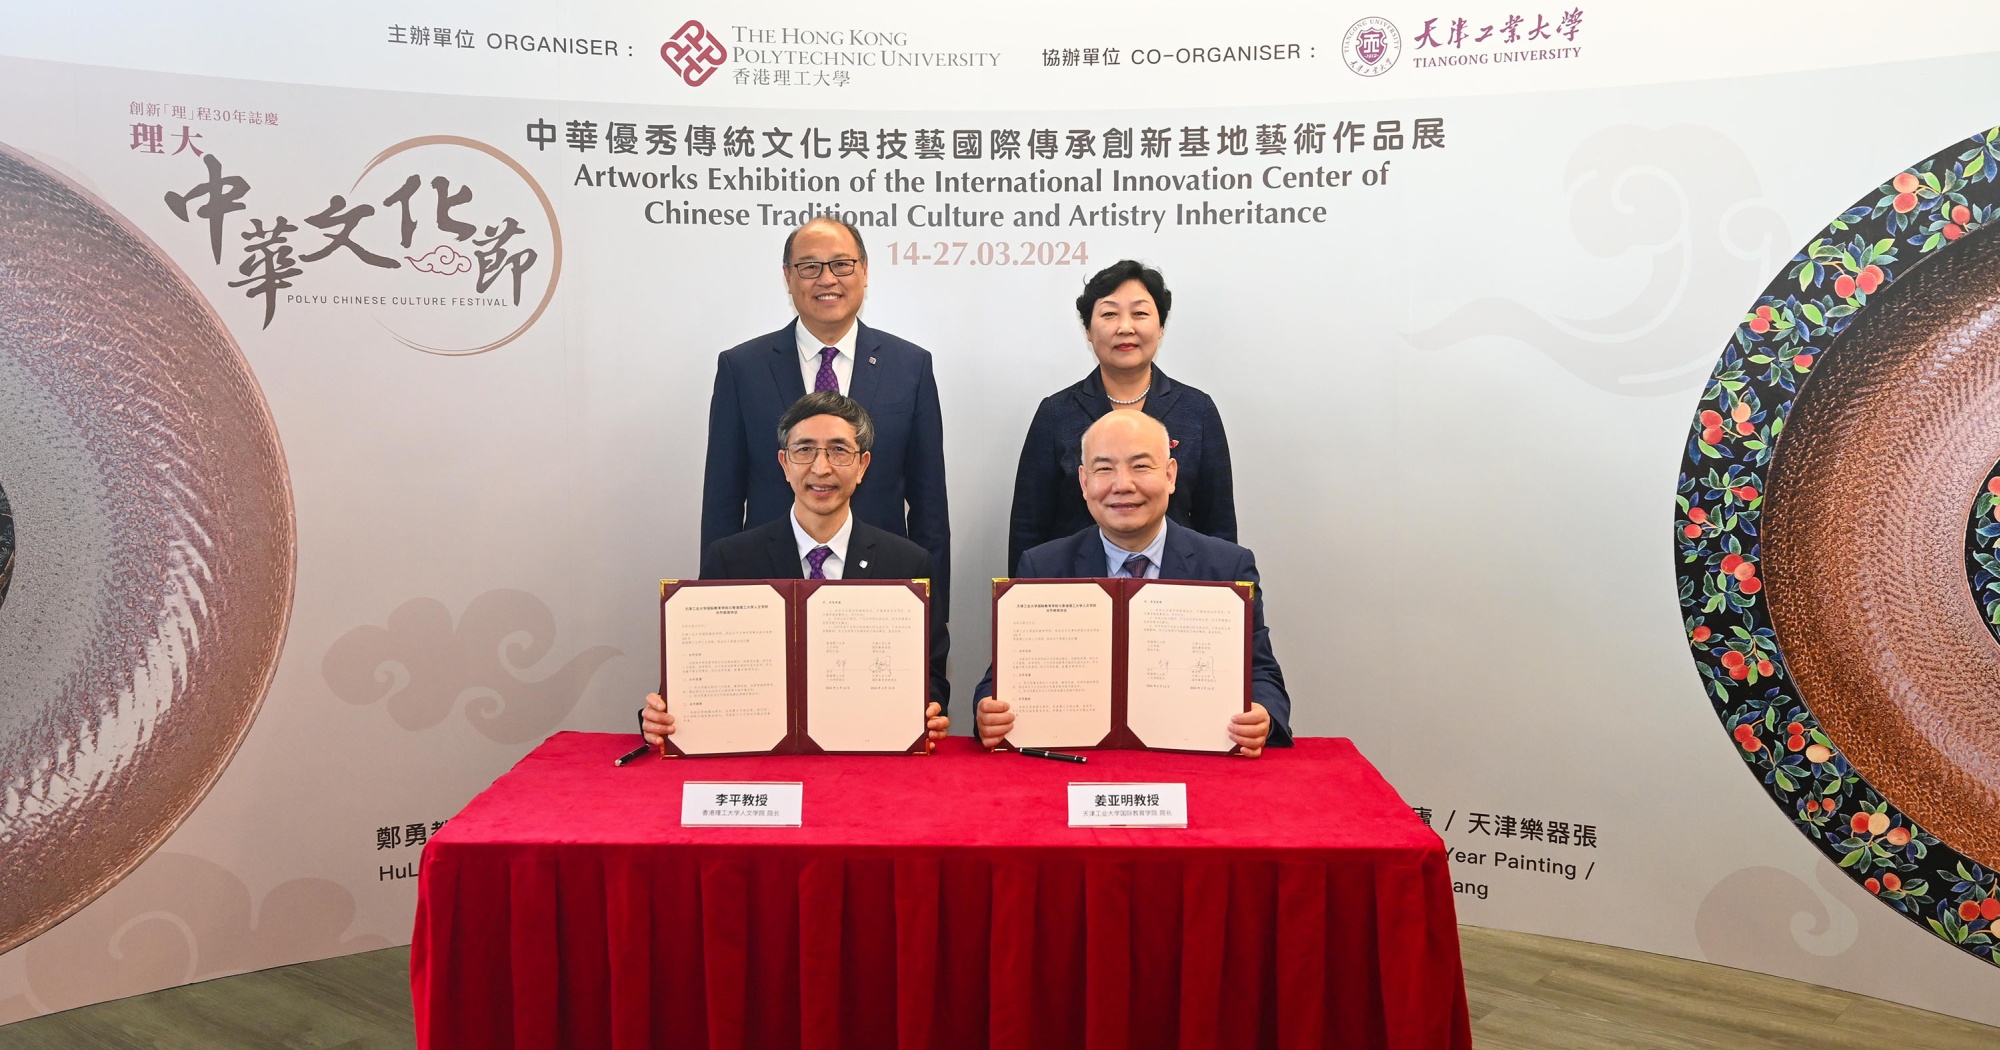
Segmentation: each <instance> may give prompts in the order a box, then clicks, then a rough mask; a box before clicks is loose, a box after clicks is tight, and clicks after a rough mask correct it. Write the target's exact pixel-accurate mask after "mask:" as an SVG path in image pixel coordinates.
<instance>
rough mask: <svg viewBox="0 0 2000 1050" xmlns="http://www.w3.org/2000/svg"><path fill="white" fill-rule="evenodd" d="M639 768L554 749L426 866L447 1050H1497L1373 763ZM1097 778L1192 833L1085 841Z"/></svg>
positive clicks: (555, 740)
mask: <svg viewBox="0 0 2000 1050" xmlns="http://www.w3.org/2000/svg"><path fill="white" fill-rule="evenodd" d="M632 742H633V737H632V736H630V735H629V734H627V735H610V734H594V733H560V734H557V735H556V736H554V737H551V738H550V739H549V740H548V741H547V742H546V743H544V744H543V745H542V746H541V747H539V748H537V749H536V750H535V751H534V752H533V753H531V754H529V755H528V756H527V757H526V758H524V759H522V760H521V762H520V764H519V765H517V766H515V767H514V769H513V770H512V771H510V772H508V773H507V774H506V775H504V776H502V777H501V778H500V779H499V780H498V781H496V782H495V783H494V784H493V786H492V787H491V788H488V789H487V790H486V791H485V792H484V793H482V794H481V795H479V797H477V798H475V799H473V800H472V802H471V804H470V805H468V806H466V808H465V810H464V812H462V813H460V814H459V815H458V816H456V817H454V818H452V820H451V821H450V822H449V823H447V824H446V825H445V827H444V828H443V829H442V830H440V831H439V832H438V833H437V835H436V836H435V837H433V838H432V839H431V840H430V843H429V844H428V845H427V846H426V847H425V850H424V857H423V869H422V874H421V879H420V889H419V893H418V903H417V924H416V931H415V940H414V944H413V945H412V949H411V957H410V962H411V990H412V993H413V996H414V998H415V1005H416V1020H417V1038H418V1041H419V1045H421V1046H424V1047H428V1048H430V1050H460V1048H465V1050H493V1048H500V1047H518V1048H534V1050H543V1048H549V1050H553V1048H556V1047H600V1046H602V1047H618V1048H638V1047H709V1048H717V1050H721V1048H727V1050H736V1048H739V1047H742V1048H758V1047H792V1046H803V1047H815V1048H818V1047H825V1048H835V1047H853V1048H874V1047H900V1048H903V1050H911V1048H916V1047H938V1048H959V1047H993V1048H996V1050H1000V1048H1006V1050H1014V1048H1023V1050H1026V1048H1033V1050H1058V1048H1066V1047H1089V1048H1092V1050H1100V1048H1114V1047H1117V1048H1122V1047H1131V1048H1135V1050H1137V1048H1150V1047H1176V1046H1178V1047H1210V1046H1218V1047H1258V1046H1276V1047H1343V1048H1344V1047H1386V1048H1393V1050H1416V1048H1433V1047H1435V1048H1440V1050H1466V1048H1469V1047H1470V1046H1471V1036H1470V1034H1469V1031H1468V1026H1467V1020H1466V1001H1465V983H1464V977H1463V972H1462V970H1461V968H1460V964H1459V955H1458V929H1457V926H1456V920H1455V917H1454V913H1453V908H1452V891H1451V881H1450V876H1449V874H1448V872H1447V870H1446V866H1445V854H1444V846H1443V843H1442V842H1440V841H1439V839H1438V837H1437V835H1436V834H1434V833H1433V832H1432V831H1431V830H1430V829H1429V828H1427V827H1425V826H1424V825H1423V824H1422V823H1421V822H1419V821H1418V820H1417V818H1416V817H1415V815H1413V814H1412V813H1411V811H1410V808H1409V807H1408V806H1406V805H1405V804H1404V803H1403V800H1402V799H1401V798H1399V797H1398V796H1397V795H1396V792H1395V791H1394V789H1392V788H1390V787H1389V785H1388V784H1387V783H1385V782H1384V781H1383V780H1382V777H1381V775H1380V774H1378V773H1377V772H1376V771H1375V768H1374V767H1373V766H1371V765H1370V764H1369V763H1368V761H1367V759H1365V758H1363V757H1361V755H1360V754H1359V753H1358V752H1356V751H1355V749H1354V747H1353V745H1352V744H1350V743H1349V742H1348V741H1346V740H1301V741H1299V742H1298V746H1297V747H1295V748H1292V749H1289V750H1288V749H1282V748H1274V749H1271V750H1268V751H1266V752H1265V754H1264V757H1262V758H1259V759H1256V760H1249V759H1243V758H1231V757H1223V756H1210V755H1183V754H1169V753H1165V752H1143V751H1104V752H1095V753H1092V754H1091V755H1090V762H1089V764H1088V765H1072V764H1068V763H1061V762H1053V761H1048V760H1043V759H1034V758H1029V757H1026V756H1023V755H1019V754H1013V753H1008V752H999V753H991V754H989V753H985V752H982V751H980V750H979V748H978V747H977V745H975V744H973V743H972V742H971V741H970V740H966V739H962V738H953V739H951V740H948V741H946V742H945V744H944V745H943V746H941V747H940V749H939V750H938V752H937V753H936V754H934V755H906V756H851V757H849V756H824V755H813V756H792V757H775V756H764V757H756V758H724V759H674V760H662V759H659V758H656V757H653V756H647V757H645V758H642V759H640V760H639V761H638V762H636V763H634V764H632V765H630V766H626V767H624V768H614V767H613V766H612V764H611V760H612V758H613V757H615V756H617V755H618V754H620V753H621V752H623V751H624V750H626V749H627V748H628V747H630V746H631V744H632ZM688 780H699V781H764V782H771V781H798V782H802V783H803V784H804V785H805V811H804V826H802V827H794V828H683V827H681V826H680V815H681V785H682V783H683V782H684V781H688ZM1073 781H1074V782H1084V781H1107V782H1175V783H1178V782H1185V783H1186V784H1187V794H1188V818H1189V819H1188V826H1187V827H1186V828H1184V829H1128V828H1096V829H1085V828H1071V827H1068V826H1067V824H1068V809H1067V801H1066V791H1065V788H1066V786H1067V785H1068V784H1069V783H1071V782H1073Z"/></svg>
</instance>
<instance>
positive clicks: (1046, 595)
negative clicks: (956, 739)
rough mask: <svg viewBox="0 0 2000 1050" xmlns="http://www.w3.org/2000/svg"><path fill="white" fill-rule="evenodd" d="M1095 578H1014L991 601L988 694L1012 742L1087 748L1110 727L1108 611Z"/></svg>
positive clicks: (1111, 605)
mask: <svg viewBox="0 0 2000 1050" xmlns="http://www.w3.org/2000/svg"><path fill="white" fill-rule="evenodd" d="M1115 605H1116V599H1114V598H1113V597H1112V596H1111V595H1109V594H1107V593H1105V591H1104V588H1102V587H1100V586H1098V585H1097V584H1094V583H1023V582H1017V583H1015V584H1013V585H1012V586H1011V587H1009V588H1008V589H1007V592H1006V593H1005V594H1002V595H1001V596H1000V598H999V600H998V601H996V602H995V603H994V610H993V616H994V629H995V643H994V647H993V692H994V695H995V696H997V697H999V698H1000V699H1002V700H1005V701H1006V702H1007V705H1008V706H1009V707H1010V708H1011V709H1012V710H1013V712H1014V728H1013V730H1012V731H1010V732H1009V733H1008V734H1007V742H1008V743H1011V744H1013V745H1014V746H1015V747H1090V746H1092V745H1095V744H1097V743H1098V742H1100V741H1102V740H1103V739H1104V738H1105V737H1106V736H1108V735H1110V733H1111V713H1112V712H1111V665H1112V659H1113V657H1114V655H1115V652H1114V646H1113V645H1112V633H1111V623H1112V610H1113V608H1114V607H1115Z"/></svg>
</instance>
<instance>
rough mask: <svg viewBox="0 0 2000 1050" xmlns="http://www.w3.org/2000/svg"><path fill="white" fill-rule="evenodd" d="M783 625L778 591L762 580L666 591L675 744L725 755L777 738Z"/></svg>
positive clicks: (771, 744)
mask: <svg viewBox="0 0 2000 1050" xmlns="http://www.w3.org/2000/svg"><path fill="white" fill-rule="evenodd" d="M785 626H786V625H785V596H784V595H782V594H780V593H778V591H777V590H776V589H774V588H773V587H771V586H770V585H769V584H761V583H760V584H745V585H743V586H740V587H736V586H725V587H683V588H681V589H680V590H678V591H675V592H674V593H673V594H672V595H669V596H668V598H667V603H666V649H667V652H666V664H667V667H666V676H667V680H666V682H665V687H666V699H667V710H668V711H671V712H673V716H674V735H673V742H674V745H675V746H676V747H678V748H680V749H681V751H682V752H684V753H686V754H689V755H727V754H735V753H739V752H748V751H769V750H771V749H772V748H775V747H777V746H778V745H779V744H782V743H784V740H785V737H786V735H787V734H788V733H789V731H790V726H791V722H790V719H789V718H788V717H787V711H786V704H785V696H786V684H787V682H786V667H785V657H786V641H787V638H786V630H785Z"/></svg>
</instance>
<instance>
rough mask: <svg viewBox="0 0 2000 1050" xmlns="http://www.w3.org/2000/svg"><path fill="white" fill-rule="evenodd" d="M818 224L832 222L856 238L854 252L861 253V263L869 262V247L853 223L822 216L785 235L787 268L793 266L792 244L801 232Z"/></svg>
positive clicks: (807, 221) (839, 218) (832, 216)
mask: <svg viewBox="0 0 2000 1050" xmlns="http://www.w3.org/2000/svg"><path fill="white" fill-rule="evenodd" d="M816 222H830V223H832V224H834V225H835V226H838V227H840V228H841V229H843V230H846V231H847V235H848V236H849V237H852V238H854V250H855V251H858V252H860V253H861V261H862V262H863V263H866V262H867V261H868V245H867V244H865V243H863V242H862V240H861V231H860V230H857V229H855V228H854V224H853V223H851V222H848V221H847V220H846V219H843V218H841V217H840V216H838V215H821V216H817V217H815V218H811V219H807V220H806V221H804V222H802V223H800V224H799V225H798V227H797V228H796V229H794V230H792V232H790V233H788V234H785V265H786V266H788V267H789V266H791V265H792V242H793V241H794V240H797V239H798V236H799V231H800V230H803V229H805V228H806V227H808V226H811V225H812V224H813V223H816Z"/></svg>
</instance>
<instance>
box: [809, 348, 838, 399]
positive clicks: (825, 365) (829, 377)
mask: <svg viewBox="0 0 2000 1050" xmlns="http://www.w3.org/2000/svg"><path fill="white" fill-rule="evenodd" d="M839 353H840V349H839V348H838V347H832V346H829V347H827V348H826V349H824V350H821V351H820V352H819V374H818V375H816V376H814V377H813V393H815V394H817V393H820V392H822V391H826V392H829V393H834V394H838V393H840V377H839V376H837V375H834V374H833V359H834V357H836V356H837V355H839Z"/></svg>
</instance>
